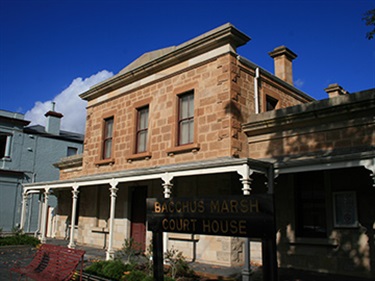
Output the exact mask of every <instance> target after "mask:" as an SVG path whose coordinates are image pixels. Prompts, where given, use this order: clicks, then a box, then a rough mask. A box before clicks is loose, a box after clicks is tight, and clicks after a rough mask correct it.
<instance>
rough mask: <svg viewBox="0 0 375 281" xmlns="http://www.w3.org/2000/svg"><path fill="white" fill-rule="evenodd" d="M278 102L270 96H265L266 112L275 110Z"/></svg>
mask: <svg viewBox="0 0 375 281" xmlns="http://www.w3.org/2000/svg"><path fill="white" fill-rule="evenodd" d="M278 102H279V101H278V100H277V99H275V98H273V97H271V96H266V111H270V110H274V109H276V106H277V103H278Z"/></svg>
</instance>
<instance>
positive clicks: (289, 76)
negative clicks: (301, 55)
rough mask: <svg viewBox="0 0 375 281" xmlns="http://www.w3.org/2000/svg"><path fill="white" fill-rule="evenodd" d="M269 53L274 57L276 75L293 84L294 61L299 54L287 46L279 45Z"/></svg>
mask: <svg viewBox="0 0 375 281" xmlns="http://www.w3.org/2000/svg"><path fill="white" fill-rule="evenodd" d="M268 54H269V55H270V56H271V58H273V59H274V64H275V75H276V76H277V77H279V78H280V79H282V80H284V81H285V82H287V83H289V84H291V85H293V67H292V61H293V60H294V59H295V58H296V57H297V55H296V54H295V53H293V52H292V51H291V50H289V49H288V48H287V47H285V46H280V47H277V48H275V49H274V50H273V51H272V52H269V53H268Z"/></svg>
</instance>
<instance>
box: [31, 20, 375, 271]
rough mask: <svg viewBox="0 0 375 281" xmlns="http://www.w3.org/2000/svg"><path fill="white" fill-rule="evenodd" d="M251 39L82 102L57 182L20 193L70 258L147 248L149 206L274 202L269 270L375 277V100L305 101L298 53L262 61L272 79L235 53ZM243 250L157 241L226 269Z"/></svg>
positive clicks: (212, 36)
mask: <svg viewBox="0 0 375 281" xmlns="http://www.w3.org/2000/svg"><path fill="white" fill-rule="evenodd" d="M249 40H250V38H249V37H248V36H247V35H246V34H244V33H242V32H241V31H239V30H238V29H237V28H235V27H234V26H233V25H231V24H225V25H223V26H220V27H218V28H216V29H214V30H212V31H209V32H207V33H205V34H203V35H201V36H198V37H196V38H194V39H192V40H190V41H187V42H185V43H182V44H180V45H178V46H173V47H169V48H165V49H162V50H157V51H154V52H150V53H146V54H144V55H143V56H141V57H140V58H138V59H137V60H135V61H134V62H133V63H131V64H129V65H128V66H127V67H125V68H124V69H123V70H121V71H120V72H119V73H118V74H117V75H115V76H114V77H112V78H110V79H108V80H106V81H104V82H102V83H100V84H98V85H95V86H93V87H92V88H91V89H90V90H88V91H86V92H84V93H83V94H81V98H82V99H84V100H87V101H88V105H87V120H86V135H85V141H84V152H83V154H82V156H81V157H74V158H69V157H68V158H64V159H62V160H61V161H60V162H59V163H57V164H56V165H57V166H58V167H59V168H60V180H59V181H52V182H45V183H38V184H30V185H25V188H24V190H25V192H26V193H27V192H30V191H31V190H39V191H40V192H43V193H46V194H48V193H49V192H51V190H53V192H54V194H57V197H58V210H57V217H58V221H59V223H58V231H57V235H58V236H60V237H63V236H64V232H65V227H66V225H65V222H66V220H67V219H68V220H71V221H72V222H74V227H73V228H72V230H71V236H70V242H69V246H70V247H74V246H75V243H83V244H90V245H95V246H98V247H104V248H106V251H107V256H108V258H111V257H112V256H113V254H114V251H115V249H118V248H120V247H121V245H122V243H123V241H124V239H126V238H129V237H132V238H133V239H134V240H135V241H137V242H139V243H140V244H142V245H145V244H147V243H149V239H150V237H151V236H150V233H149V232H147V231H146V225H147V221H146V206H145V204H146V203H145V202H146V198H150V197H162V196H164V197H167V198H168V197H190V198H192V197H209V196H228V195H233V194H236V195H241V194H245V195H246V194H247V195H249V196H251V194H259V193H266V192H268V191H269V189H272V190H274V193H275V206H276V230H277V241H276V242H277V250H278V263H279V266H294V267H296V268H303V269H312V270H325V271H328V272H340V273H343V272H344V273H345V274H348V275H358V276H365V277H369V276H371V274H373V273H371V272H373V271H374V268H375V267H374V262H373V260H374V257H375V254H374V251H375V250H374V219H373V218H374V217H375V214H374V206H373V205H372V204H371V202H374V199H375V193H374V189H373V185H374V178H373V177H374V173H375V170H374V168H375V162H374V155H375V153H374V144H375V136H374V116H373V114H372V112H373V111H374V108H375V104H374V100H375V93H374V90H369V91H363V92H360V93H355V94H348V93H346V92H345V91H344V90H343V89H342V88H341V87H340V86H338V85H330V86H329V87H328V88H327V89H326V90H327V92H328V93H329V94H330V95H331V96H332V98H330V99H327V100H323V101H315V100H314V99H313V98H311V97H310V96H309V95H307V94H305V93H303V92H302V91H300V90H298V89H297V88H295V87H294V86H293V77H292V61H293V60H294V59H295V58H296V57H297V56H296V54H295V53H293V52H292V51H291V50H290V49H288V48H287V47H285V46H281V47H278V48H275V49H274V50H273V51H272V52H270V56H271V57H272V58H273V59H274V62H275V75H273V74H271V73H269V72H267V71H266V70H264V69H262V68H261V67H260V66H258V65H256V64H254V63H252V62H251V61H249V60H247V59H246V58H244V57H242V56H240V55H238V54H237V52H236V49H237V48H238V47H240V46H242V45H244V44H246V43H247V42H248V41H249ZM335 95H336V97H333V96H335ZM72 194H73V196H72ZM47 198H48V197H47ZM42 238H43V237H42ZM243 242H244V240H243V239H240V238H237V237H217V236H207V235H191V234H181V233H173V232H170V233H167V234H166V235H165V236H164V245H165V246H166V247H171V246H174V247H176V248H178V249H180V250H182V251H183V252H184V255H185V256H186V257H188V258H189V259H192V260H196V261H200V262H205V263H215V264H220V265H226V266H232V265H238V264H241V263H243V262H244V259H243V256H244V255H243ZM252 246H253V247H252V251H253V252H252V258H254V259H259V255H260V250H259V247H258V246H259V243H258V241H252ZM317 257H319V259H317ZM321 257H323V258H321ZM371 270H372V271H371Z"/></svg>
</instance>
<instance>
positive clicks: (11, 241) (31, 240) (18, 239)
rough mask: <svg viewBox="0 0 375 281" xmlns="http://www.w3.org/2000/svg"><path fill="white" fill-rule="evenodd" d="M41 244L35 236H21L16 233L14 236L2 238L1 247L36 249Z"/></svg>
mask: <svg viewBox="0 0 375 281" xmlns="http://www.w3.org/2000/svg"><path fill="white" fill-rule="evenodd" d="M39 244H40V241H39V239H38V238H35V237H33V236H28V235H26V234H19V233H16V234H15V235H12V236H6V237H0V246H8V245H30V246H33V247H36V246H37V245H39Z"/></svg>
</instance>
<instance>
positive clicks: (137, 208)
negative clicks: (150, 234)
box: [130, 186, 147, 252]
mask: <svg viewBox="0 0 375 281" xmlns="http://www.w3.org/2000/svg"><path fill="white" fill-rule="evenodd" d="M146 199H147V186H136V187H133V188H132V189H131V200H132V201H131V213H130V214H131V218H130V219H131V226H130V237H131V238H133V241H134V242H135V244H136V245H139V246H140V251H142V252H144V251H145V248H146Z"/></svg>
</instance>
